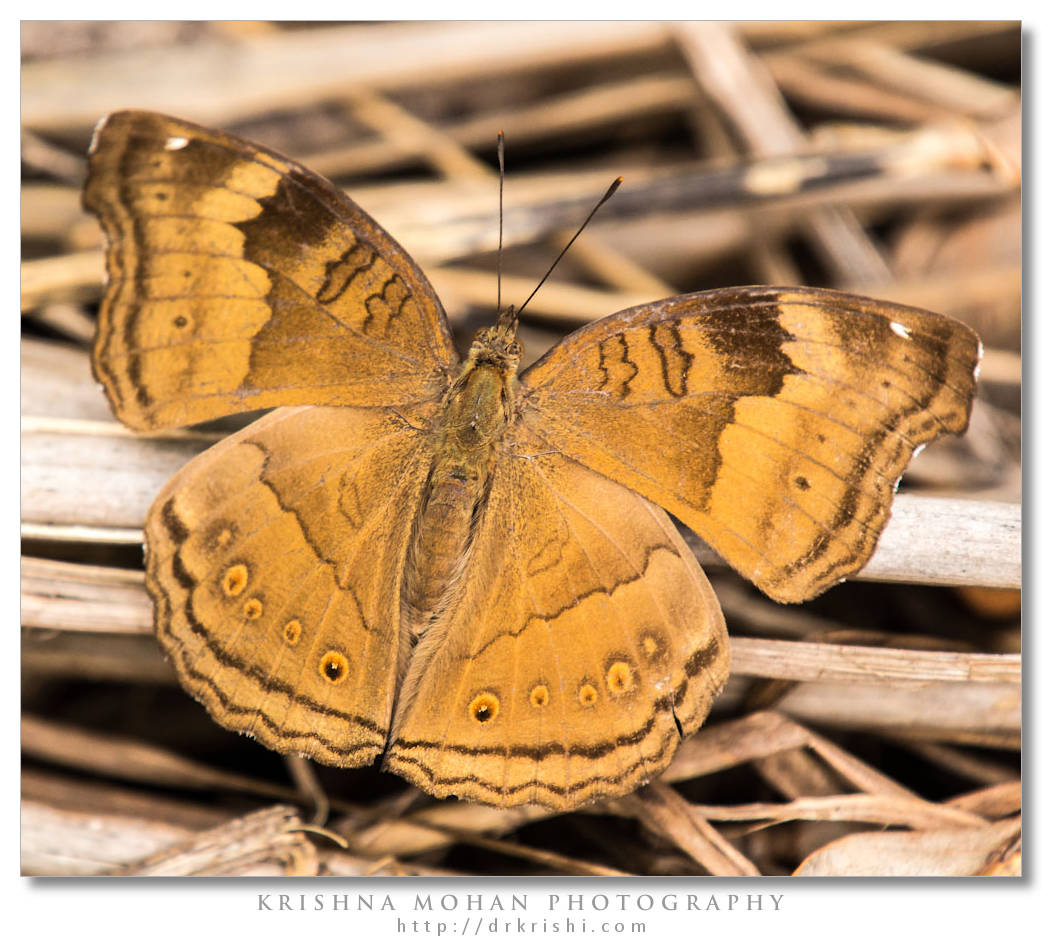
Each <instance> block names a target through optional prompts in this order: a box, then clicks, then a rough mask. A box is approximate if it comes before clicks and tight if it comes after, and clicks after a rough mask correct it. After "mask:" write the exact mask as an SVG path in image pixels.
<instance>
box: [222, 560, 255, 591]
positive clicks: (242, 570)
mask: <svg viewBox="0 0 1042 937" xmlns="http://www.w3.org/2000/svg"><path fill="white" fill-rule="evenodd" d="M249 579H250V572H249V570H248V569H247V568H246V567H245V566H244V565H243V564H242V563H236V564H235V565H234V566H229V567H228V568H227V569H226V570H225V571H224V575H223V576H222V577H221V588H222V589H223V590H224V594H225V595H231V596H235V595H238V594H239V593H240V592H242V590H243V589H245V588H246V583H247V582H249Z"/></svg>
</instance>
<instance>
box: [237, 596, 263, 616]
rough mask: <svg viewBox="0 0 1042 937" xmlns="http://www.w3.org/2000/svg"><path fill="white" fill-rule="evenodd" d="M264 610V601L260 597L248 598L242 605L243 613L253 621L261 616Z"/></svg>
mask: <svg viewBox="0 0 1042 937" xmlns="http://www.w3.org/2000/svg"><path fill="white" fill-rule="evenodd" d="M263 612H264V603H263V602H261V600H260V599H258V598H252V599H247V600H246V603H245V604H244V605H243V607H242V613H243V615H245V616H246V617H247V618H249V619H250V620H251V621H252V620H254V619H257V618H260V617H261V614H262V613H263Z"/></svg>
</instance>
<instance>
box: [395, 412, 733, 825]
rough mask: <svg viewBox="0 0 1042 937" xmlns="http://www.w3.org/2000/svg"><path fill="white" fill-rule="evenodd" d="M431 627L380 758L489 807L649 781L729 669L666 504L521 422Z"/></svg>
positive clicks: (712, 608) (716, 618) (713, 614)
mask: <svg viewBox="0 0 1042 937" xmlns="http://www.w3.org/2000/svg"><path fill="white" fill-rule="evenodd" d="M435 628H436V629H438V631H437V632H436V633H430V634H427V635H425V636H424V639H423V642H422V643H421V645H420V647H419V648H418V649H417V655H416V657H415V658H414V659H413V662H412V664H411V666H410V670H409V673H408V675H407V676H406V679H405V683H404V685H403V689H402V692H401V694H400V697H399V701H398V709H397V713H396V716H395V724H394V727H393V729H392V739H391V745H390V747H389V750H388V755H387V759H386V765H387V767H389V768H390V770H392V771H394V772H396V773H397V774H401V775H402V776H404V777H406V778H407V779H409V780H410V781H412V782H413V783H415V784H417V785H418V786H420V787H422V788H424V789H426V790H428V791H430V792H431V793H434V794H435V795H437V796H441V797H444V796H446V795H449V794H454V795H457V796H459V797H463V798H466V799H469V800H479V801H483V802H486V803H492V804H495V805H497V806H506V805H509V804H520V803H530V802H537V803H541V804H544V805H546V806H548V807H551V808H554V809H566V808H572V807H575V806H577V805H579V804H581V803H585V802H588V801H590V800H595V799H599V798H603V797H610V796H618V795H620V794H623V793H626V792H627V791H629V790H632V789H633V788H634V787H636V786H638V785H639V784H643V783H645V782H646V781H647V780H649V779H650V778H651V777H653V776H654V775H655V774H656V773H657V772H658V771H660V770H661V769H662V768H663V767H664V766H665V765H666V764H668V763H669V761H670V759H671V758H672V756H673V752H674V751H675V749H676V746H677V744H678V743H679V740H680V731H679V730H678V726H679V727H681V728H682V729H683V731H684V732H692V731H694V730H695V729H696V728H697V727H698V726H699V725H700V724H701V723H702V721H703V720H704V719H705V717H706V715H707V713H708V711H709V707H710V704H711V703H712V700H713V697H714V696H715V695H716V693H717V691H718V690H719V689H720V688H721V687H722V686H723V683H724V681H725V680H726V676H727V672H728V666H729V651H728V643H727V633H726V630H725V628H724V623H723V616H722V615H721V613H720V607H719V605H718V603H717V600H716V597H715V595H714V594H713V591H712V589H711V588H710V586H709V583H708V582H707V580H706V577H705V574H704V573H703V572H702V570H701V569H700V568H699V567H698V564H697V563H695V561H694V558H693V557H692V556H691V553H690V550H689V549H688V548H687V546H686V545H685V544H684V542H683V540H682V539H681V537H680V535H679V534H678V533H677V530H676V528H675V527H674V526H673V523H672V522H671V521H670V520H669V518H668V517H667V516H666V515H665V512H663V511H662V510H661V509H660V508H658V507H656V506H655V505H653V504H651V503H649V502H648V501H647V500H645V499H644V498H642V497H641V496H640V495H638V494H635V493H634V492H632V491H629V490H627V489H625V488H623V487H622V486H620V485H618V484H616V483H615V482H613V481H611V480H609V479H607V478H604V477H603V476H600V475H598V474H597V473H595V472H592V471H590V470H589V469H586V468H584V467H583V466H582V465H580V464H578V463H577V462H574V461H573V460H571V459H569V458H566V457H564V456H562V455H561V454H560V453H555V452H548V451H546V450H545V449H544V447H543V446H542V445H541V444H540V441H539V440H538V439H535V438H534V437H531V436H530V435H529V434H527V433H526V431H525V430H524V428H523V427H519V428H518V430H517V432H516V433H513V434H511V435H510V436H508V439H507V441H506V443H505V445H504V447H503V453H502V455H501V457H500V461H499V463H498V464H497V471H496V475H495V478H494V481H493V483H492V487H491V490H490V492H489V497H488V501H487V503H486V505H485V509H484V512H483V515H482V518H481V521H480V525H479V527H478V529H477V530H476V531H475V535H474V541H473V545H472V549H471V553H470V559H469V561H468V563H467V565H466V568H465V570H464V572H463V573H462V578H461V580H460V583H459V586H458V590H457V592H456V597H455V600H454V602H453V603H452V605H451V607H450V608H449V610H448V611H447V612H446V615H445V618H444V620H442V621H439V622H437V623H436V625H434V626H432V629H435Z"/></svg>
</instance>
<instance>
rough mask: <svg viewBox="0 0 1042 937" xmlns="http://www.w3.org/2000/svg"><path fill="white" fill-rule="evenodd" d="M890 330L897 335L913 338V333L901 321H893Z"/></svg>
mask: <svg viewBox="0 0 1042 937" xmlns="http://www.w3.org/2000/svg"><path fill="white" fill-rule="evenodd" d="M890 331H891V332H893V333H894V335H897V336H898V337H899V338H911V337H912V336H911V334H910V333H909V331H908V329H906V328H905V327H904V326H903V325H901V323H900V322H891V323H890Z"/></svg>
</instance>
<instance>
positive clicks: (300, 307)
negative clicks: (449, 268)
mask: <svg viewBox="0 0 1042 937" xmlns="http://www.w3.org/2000/svg"><path fill="white" fill-rule="evenodd" d="M83 201H84V206H85V207H86V208H87V209H88V210H89V211H91V212H93V213H94V214H95V215H97V216H98V218H99V220H100V221H101V225H102V228H103V229H104V232H105V234H106V239H107V242H108V249H107V252H106V269H107V274H108V289H107V291H106V296H105V299H104V301H103V303H102V306H101V313H100V317H99V323H98V338H97V341H96V342H95V346H94V357H93V365H94V372H95V376H96V377H97V379H98V380H99V381H100V382H101V383H102V384H103V386H104V388H105V392H106V394H107V395H108V398H109V401H110V403H111V404H112V407H113V409H114V411H115V412H116V413H117V415H118V416H119V417H120V419H121V420H123V422H125V423H127V424H128V425H130V426H132V427H134V428H137V429H156V428H160V427H168V426H181V425H186V424H189V423H197V422H200V421H202V420H208V419H213V418H215V417H218V416H223V415H225V414H228V413H235V412H240V411H246V410H256V409H260V408H265V407H272V406H282V405H291V404H304V403H311V404H330V405H340V406H355V405H359V406H374V405H395V404H401V403H404V402H408V401H412V400H423V399H429V398H431V397H434V396H439V395H440V394H441V393H442V391H443V390H444V388H445V387H446V386H447V380H448V378H447V374H448V373H449V371H450V370H451V369H452V368H453V366H454V362H455V361H456V354H455V351H454V349H453V345H452V339H451V335H450V333H449V329H448V325H447V323H446V320H445V315H444V312H443V311H442V308H441V304H440V303H439V302H438V299H437V297H436V295H435V293H434V291H433V289H432V288H431V286H430V284H429V283H428V282H427V279H426V278H425V277H424V275H423V273H422V272H421V271H420V270H419V268H418V267H417V266H416V265H415V264H414V263H413V262H412V260H411V259H410V258H409V256H408V255H407V254H406V253H405V252H404V251H403V250H402V249H401V247H399V246H398V244H396V243H395V241H394V240H393V239H392V238H391V237H390V236H389V235H388V234H387V233H386V232H384V231H383V230H382V229H381V228H380V227H379V225H377V224H376V222H374V221H373V220H372V219H371V218H370V217H369V216H368V215H367V214H366V213H365V212H363V211H362V210H361V209H360V208H358V206H357V205H355V204H354V203H353V202H352V201H350V199H348V198H347V197H346V196H344V195H343V194H342V193H341V192H340V191H339V190H338V189H337V188H336V187H335V186H333V185H332V184H331V183H329V182H327V181H326V180H325V179H322V178H321V177H319V176H317V175H316V174H314V173H312V172H311V171H310V170H307V169H305V168H304V167H302V166H300V165H298V164H296V163H294V162H292V161H291V160H289V159H287V158H285V157H283V156H280V155H279V154H277V153H274V152H273V151H271V150H267V149H264V148H263V147H260V146H258V145H256V144H253V143H250V142H248V141H245V140H241V139H239V138H237V137H233V136H231V135H230V134H225V133H221V132H219V131H215V130H207V129H205V128H203V127H198V126H196V125H194V124H190V123H187V122H186V121H182V120H177V119H175V118H171V117H165V116H163V115H160V114H152V113H147V112H143V111H122V112H118V113H115V114H112V115H110V116H109V117H108V118H107V119H106V120H105V121H104V122H103V123H102V124H101V125H100V126H99V127H98V129H97V131H96V132H95V136H94V141H93V143H92V146H91V157H90V170H89V175H88V180H87V184H86V188H85V189H84V197H83Z"/></svg>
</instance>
